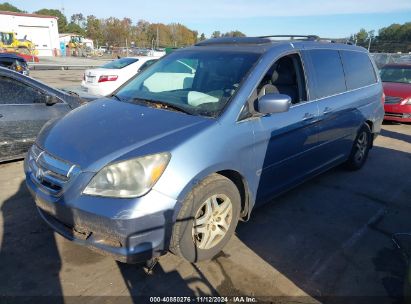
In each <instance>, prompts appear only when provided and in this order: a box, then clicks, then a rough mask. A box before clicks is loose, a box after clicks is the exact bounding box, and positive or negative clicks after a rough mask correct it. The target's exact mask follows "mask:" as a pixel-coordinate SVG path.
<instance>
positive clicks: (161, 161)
mask: <svg viewBox="0 0 411 304" xmlns="http://www.w3.org/2000/svg"><path fill="white" fill-rule="evenodd" d="M169 160H170V154H169V153H159V154H153V155H148V156H144V157H139V158H135V159H131V160H126V161H122V162H119V163H115V164H111V165H108V166H106V167H104V168H103V169H101V170H100V171H99V172H98V173H97V174H96V175H95V176H94V177H93V179H92V180H91V181H90V183H89V184H88V186H87V187H86V189H85V190H84V191H83V193H84V194H88V195H97V196H106V197H120V198H131V197H137V196H142V195H144V194H146V193H147V192H148V191H150V189H151V188H152V187H153V186H154V184H155V183H156V182H157V181H158V179H159V178H160V176H161V175H162V174H163V172H164V170H165V169H166V167H167V164H168V162H169Z"/></svg>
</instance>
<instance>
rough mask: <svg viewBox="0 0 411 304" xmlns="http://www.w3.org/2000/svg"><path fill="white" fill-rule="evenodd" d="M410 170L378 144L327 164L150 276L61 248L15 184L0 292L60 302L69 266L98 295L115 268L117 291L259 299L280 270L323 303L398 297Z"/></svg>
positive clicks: (276, 289)
mask: <svg viewBox="0 0 411 304" xmlns="http://www.w3.org/2000/svg"><path fill="white" fill-rule="evenodd" d="M384 132H385V134H384V135H385V136H390V137H393V138H396V136H397V135H396V134H394V133H396V132H391V131H384ZM390 132H391V133H390ZM401 139H402V140H405V141H407V142H408V141H409V138H408V137H402V138H401ZM410 168H411V166H410V155H409V154H407V153H403V152H398V151H395V150H391V149H387V148H381V147H374V149H373V151H372V152H371V154H370V159H369V160H368V163H367V164H366V166H365V167H364V168H363V170H361V171H357V172H347V171H344V170H342V169H341V168H336V169H333V170H331V171H329V172H327V173H325V174H323V175H321V176H319V177H317V178H315V179H313V180H311V181H310V182H308V183H306V184H304V185H302V186H299V187H298V188H295V189H294V190H292V191H291V192H289V193H287V194H285V195H283V196H281V197H279V198H277V199H275V200H274V201H273V202H272V203H269V204H267V205H265V206H262V207H260V208H259V209H257V210H255V212H254V213H253V215H252V217H251V220H250V222H248V223H241V224H240V225H239V227H238V229H237V239H235V240H233V241H232V242H230V244H229V246H228V247H227V249H225V250H224V252H223V253H221V254H220V255H219V256H218V257H217V258H216V259H214V260H213V261H211V262H201V263H198V264H196V265H192V264H189V263H186V262H184V261H182V260H181V259H179V258H177V257H175V256H172V255H170V254H168V255H166V256H164V257H162V258H161V259H160V264H159V265H157V267H156V268H155V270H154V274H153V275H151V276H147V275H146V274H145V273H144V272H143V270H142V267H141V265H125V264H120V263H118V264H115V263H113V262H112V261H111V260H110V258H107V257H104V258H103V257H101V256H99V255H97V254H95V253H91V252H89V251H88V250H87V249H85V248H82V247H80V246H77V245H74V244H71V243H69V242H68V241H64V248H65V249H64V250H63V251H61V252H60V253H59V250H57V246H56V242H55V237H54V233H53V232H52V231H51V230H50V229H49V228H48V227H47V226H46V224H45V223H43V221H42V220H41V218H40V217H39V216H38V214H37V211H36V208H35V206H34V202H33V200H32V199H31V198H30V196H29V194H28V191H27V190H26V188H25V186H24V184H21V186H20V189H19V190H18V192H17V193H16V194H14V195H13V196H12V197H10V198H9V199H8V200H7V201H5V202H4V203H3V205H2V206H1V211H2V216H3V222H4V227H3V238H2V243H1V251H0V269H1V271H0V295H1V296H5V295H8V296H13V295H22V294H25V295H51V296H54V297H55V301H53V302H57V303H58V302H63V301H62V299H61V296H62V294H63V292H62V289H63V288H62V286H63V285H64V284H69V283H72V284H74V283H75V282H74V280H73V281H70V279H66V280H64V281H62V279H61V277H62V276H63V277H65V278H70V274H68V272H67V271H66V272H65V273H63V274H62V273H61V269H62V264H64V263H68V264H69V265H70V268H71V273H75V272H79V273H81V274H84V273H85V272H86V270H84V269H87V271H88V269H90V271H94V272H95V273H94V274H93V275H94V277H90V278H89V281H91V283H89V284H93V281H94V282H95V283H94V284H95V285H96V286H94V288H95V290H96V294H106V295H107V293H108V292H107V291H106V290H104V287H103V284H102V283H101V282H100V281H99V280H109V279H110V277H115V276H116V275H117V276H118V274H120V277H121V278H122V280H123V282H124V283H125V287H126V289H125V290H122V289H121V288H119V289H117V290H116V292H117V294H123V295H129V294H131V295H132V296H141V295H145V296H150V295H151V296H167V295H169V296H176V295H179V296H182V295H184V296H188V295H192V296H198V295H224V296H230V295H253V296H256V297H257V298H261V299H263V300H264V299H267V298H265V296H268V295H270V296H272V295H275V294H277V295H278V296H284V295H287V288H288V287H287V286H289V285H282V283H281V281H277V278H278V277H279V275H281V276H282V277H285V278H286V279H287V280H288V281H289V282H290V286H292V285H295V286H296V287H295V289H296V290H300V291H301V293H298V294H297V296H302V297H303V296H304V295H305V297H306V298H310V297H313V298H315V299H317V300H319V301H321V302H330V303H334V302H341V303H348V302H349V303H356V302H358V303H359V302H364V303H371V302H370V300H372V303H379V302H381V303H401V302H402V301H403V300H404V298H403V294H404V286H407V283H408V284H409V282H407V280H406V278H407V268H408V263H407V261H406V259H404V255H403V253H402V252H401V251H400V250H399V249H398V248H396V247H395V246H394V245H393V242H392V240H391V236H392V234H394V233H396V232H407V231H411V221H409V218H410V216H411V206H410V205H409V198H410V197H411V179H410V175H409V169H410ZM404 242H407V241H406V240H405V241H404ZM410 248H411V246H410ZM86 251H87V253H86ZM60 254H61V257H60ZM93 263H94V264H95V265H98V267H97V266H96V267H93ZM113 265H114V267H113ZM100 266H101V268H100ZM87 267H90V268H87ZM59 274H60V277H59ZM277 274H279V275H278V277H277ZM67 280H68V282H67ZM99 284H101V286H100V287H99ZM120 285H121V284H120ZM104 286H105V285H104ZM90 288H91V287H90ZM98 288H100V289H98ZM73 290H76V289H73ZM253 292H254V294H253ZM256 292H258V294H257V293H256ZM294 295H295V294H294ZM370 296H375V297H376V298H370ZM304 299H305V298H304ZM304 299H303V298H301V299H300V300H299V301H300V302H301V301H304ZM134 300H135V301H134V302H136V303H137V302H139V299H138V298H135V299H134ZM284 302H287V301H286V300H285V301H284Z"/></svg>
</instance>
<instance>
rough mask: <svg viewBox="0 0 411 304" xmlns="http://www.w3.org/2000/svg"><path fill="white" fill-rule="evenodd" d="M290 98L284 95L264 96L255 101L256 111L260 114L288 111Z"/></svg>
mask: <svg viewBox="0 0 411 304" xmlns="http://www.w3.org/2000/svg"><path fill="white" fill-rule="evenodd" d="M290 105H291V97H290V96H288V95H284V94H266V95H264V96H262V97H260V98H259V99H258V101H257V111H258V112H259V113H261V114H273V113H282V112H287V111H288V110H289V109H290Z"/></svg>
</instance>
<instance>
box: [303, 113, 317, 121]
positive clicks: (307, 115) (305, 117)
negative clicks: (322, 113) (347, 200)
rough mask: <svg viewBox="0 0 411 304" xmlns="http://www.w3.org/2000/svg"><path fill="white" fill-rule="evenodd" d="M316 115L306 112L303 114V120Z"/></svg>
mask: <svg viewBox="0 0 411 304" xmlns="http://www.w3.org/2000/svg"><path fill="white" fill-rule="evenodd" d="M314 117H315V115H314V114H313V113H305V114H304V116H303V121H306V120H311V119H314Z"/></svg>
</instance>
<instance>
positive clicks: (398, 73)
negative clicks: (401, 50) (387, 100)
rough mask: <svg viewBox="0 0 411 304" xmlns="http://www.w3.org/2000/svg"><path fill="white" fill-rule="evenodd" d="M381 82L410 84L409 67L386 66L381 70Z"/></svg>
mask: <svg viewBox="0 0 411 304" xmlns="http://www.w3.org/2000/svg"><path fill="white" fill-rule="evenodd" d="M380 74H381V80H382V81H383V82H398V83H411V66H410V67H405V66H398V67H394V66H388V67H383V68H382V69H381V72H380Z"/></svg>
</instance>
